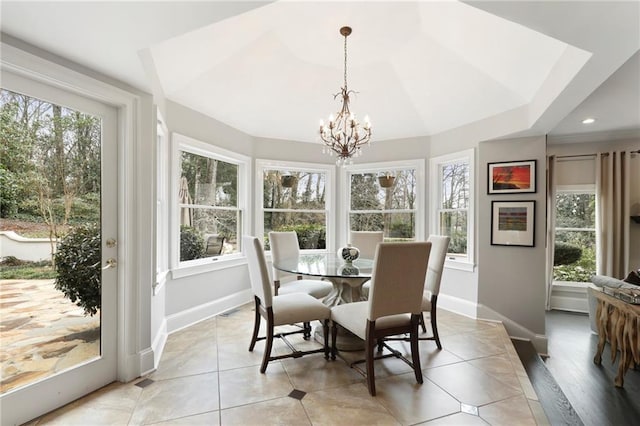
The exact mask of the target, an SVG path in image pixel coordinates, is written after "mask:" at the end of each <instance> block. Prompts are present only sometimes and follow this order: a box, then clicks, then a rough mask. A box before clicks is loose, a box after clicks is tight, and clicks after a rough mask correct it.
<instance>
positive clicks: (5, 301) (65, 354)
mask: <svg viewBox="0 0 640 426" xmlns="http://www.w3.org/2000/svg"><path fill="white" fill-rule="evenodd" d="M0 312H1V314H0V315H1V316H0V363H1V364H2V376H1V382H0V393H5V392H8V391H10V390H11V389H15V388H18V387H20V386H23V385H26V384H29V383H32V382H34V381H37V380H40V379H43V378H45V377H48V376H51V375H53V374H56V373H58V372H60V371H63V370H65V369H68V368H70V367H72V366H74V365H76V364H78V363H81V362H84V361H86V360H88V359H91V358H94V357H97V356H99V354H100V313H99V312H98V313H97V314H96V315H94V316H93V317H90V316H85V314H84V311H83V309H82V308H80V307H78V306H76V305H75V304H74V303H72V302H71V301H70V300H69V299H67V298H65V297H64V295H63V294H62V292H60V291H58V290H56V289H55V288H54V284H53V280H0Z"/></svg>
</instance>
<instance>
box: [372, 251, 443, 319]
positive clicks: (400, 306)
mask: <svg viewBox="0 0 640 426" xmlns="http://www.w3.org/2000/svg"><path fill="white" fill-rule="evenodd" d="M430 251H431V243H430V242H426V241H423V242H413V243H380V244H378V248H377V249H376V254H375V258H374V259H375V260H374V264H373V271H372V274H371V289H370V290H369V316H368V319H369V320H371V321H375V320H376V319H378V318H380V317H384V316H387V315H395V314H402V313H412V314H420V313H421V312H422V293H423V291H424V282H425V276H426V273H427V265H428V263H429V252H430Z"/></svg>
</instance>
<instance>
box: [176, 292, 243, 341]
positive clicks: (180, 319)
mask: <svg viewBox="0 0 640 426" xmlns="http://www.w3.org/2000/svg"><path fill="white" fill-rule="evenodd" d="M252 298H253V293H252V292H251V290H250V289H247V290H242V291H239V292H237V293H233V294H231V295H229V296H226V297H223V298H220V299H216V300H213V301H211V302H208V303H203V304H202V305H199V306H196V307H193V308H191V309H187V310H184V311H181V312H178V313H176V314H173V315H169V316H168V317H167V318H166V327H165V329H166V332H167V333H169V334H171V333H173V332H174V331H177V330H180V329H183V328H185V327H188V326H190V325H193V324H195V323H197V322H199V321H202V320H204V319H207V318H210V317H212V316H214V315H218V314H221V313H223V312H225V311H228V310H229V309H233V308H236V307H238V306H241V305H244V304H245V303H248V302H250V301H251V300H252Z"/></svg>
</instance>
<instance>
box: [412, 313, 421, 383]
mask: <svg viewBox="0 0 640 426" xmlns="http://www.w3.org/2000/svg"><path fill="white" fill-rule="evenodd" d="M411 322H412V323H413V324H411V333H410V336H411V362H413V371H414V372H415V375H416V381H417V382H418V383H420V384H422V368H421V366H420V348H419V347H418V318H417V317H415V319H412V321H411Z"/></svg>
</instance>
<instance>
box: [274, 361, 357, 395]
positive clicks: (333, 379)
mask: <svg viewBox="0 0 640 426" xmlns="http://www.w3.org/2000/svg"><path fill="white" fill-rule="evenodd" d="M282 365H283V366H284V369H285V370H286V372H287V374H288V375H289V378H290V379H291V382H292V383H293V386H294V388H296V389H299V390H302V391H305V392H312V391H317V390H323V389H327V388H334V387H337V386H344V385H350V384H353V383H358V382H362V380H363V377H362V375H361V374H359V373H358V372H357V371H355V370H353V369H352V368H349V366H348V365H346V364H345V363H344V362H342V360H336V361H327V360H325V359H324V356H323V355H322V354H313V355H307V356H304V357H303V358H293V359H287V360H284V361H282Z"/></svg>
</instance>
